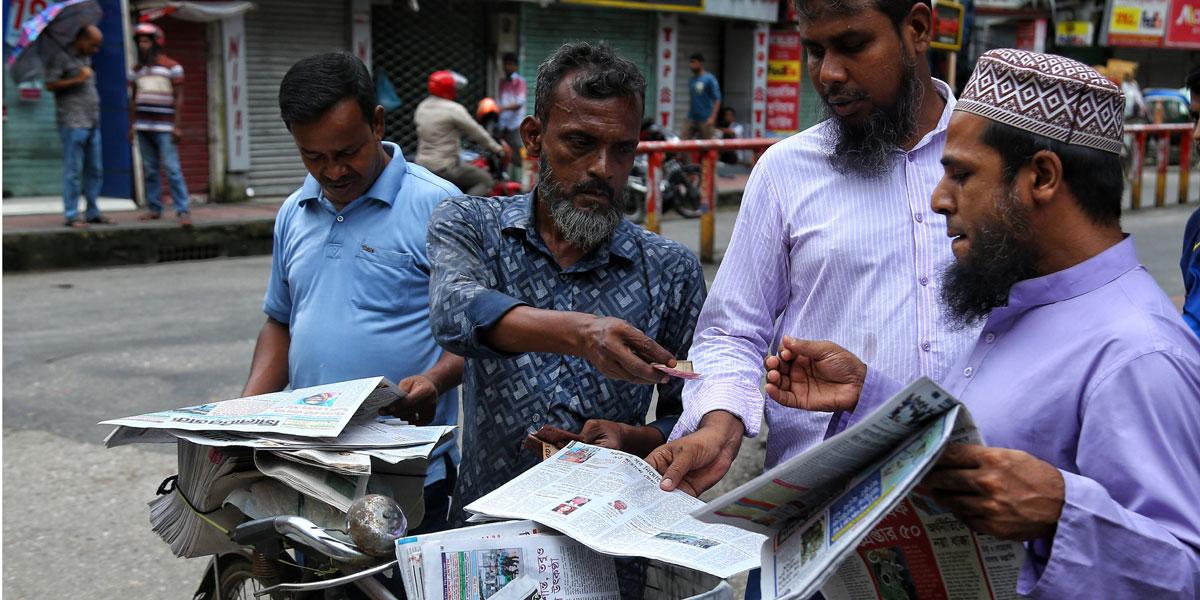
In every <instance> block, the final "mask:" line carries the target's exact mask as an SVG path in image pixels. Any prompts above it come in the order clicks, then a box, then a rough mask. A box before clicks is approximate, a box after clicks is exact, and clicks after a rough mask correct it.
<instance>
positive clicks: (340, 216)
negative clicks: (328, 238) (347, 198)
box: [337, 215, 346, 223]
mask: <svg viewBox="0 0 1200 600" xmlns="http://www.w3.org/2000/svg"><path fill="white" fill-rule="evenodd" d="M345 220H346V217H343V216H342V215H338V217H337V222H338V223H341V222H342V221H345Z"/></svg>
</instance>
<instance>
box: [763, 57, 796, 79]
mask: <svg viewBox="0 0 1200 600" xmlns="http://www.w3.org/2000/svg"><path fill="white" fill-rule="evenodd" d="M799 81H800V61H798V60H769V61H767V83H798V82H799Z"/></svg>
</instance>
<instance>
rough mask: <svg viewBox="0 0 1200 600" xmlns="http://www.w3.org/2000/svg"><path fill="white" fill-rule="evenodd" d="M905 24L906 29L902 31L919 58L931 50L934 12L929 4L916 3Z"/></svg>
mask: <svg viewBox="0 0 1200 600" xmlns="http://www.w3.org/2000/svg"><path fill="white" fill-rule="evenodd" d="M905 22H906V23H905V24H906V27H904V28H902V29H901V31H902V32H903V33H904V34H905V35H906V36H907V37H908V40H907V41H908V44H909V46H908V47H909V48H912V49H913V52H915V53H916V55H917V56H916V58H919V57H920V56H921V55H923V54H925V52H926V51H927V50H929V43H930V42H932V41H933V12H932V11H931V10H930V9H929V5H928V4H925V3H923V2H914V3H913V6H912V8H911V9H910V10H909V11H908V18H907V19H905Z"/></svg>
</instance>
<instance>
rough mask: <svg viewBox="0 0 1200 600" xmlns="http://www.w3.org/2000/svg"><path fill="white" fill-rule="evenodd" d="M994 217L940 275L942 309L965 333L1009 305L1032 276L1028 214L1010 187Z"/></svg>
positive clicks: (1034, 261)
mask: <svg viewBox="0 0 1200 600" xmlns="http://www.w3.org/2000/svg"><path fill="white" fill-rule="evenodd" d="M1002 194H1003V196H1002V198H1003V199H1002V200H999V201H998V202H997V206H996V214H995V215H993V216H992V218H991V219H990V220H989V221H988V222H986V223H984V224H983V225H982V226H981V227H980V228H979V229H978V230H977V231H975V232H973V235H972V236H971V246H970V250H968V251H967V255H966V256H964V257H963V258H962V259H961V260H956V261H954V262H953V263H952V264H950V266H948V267H946V269H945V270H944V271H943V272H942V306H943V308H944V309H945V311H946V317H947V318H948V319H949V322H950V325H951V326H952V327H954V328H955V329H959V330H962V329H966V328H969V327H971V326H972V325H974V324H976V323H978V322H980V321H982V320H983V319H985V318H987V316H988V313H990V312H992V309H994V308H996V307H999V306H1004V305H1006V304H1008V294H1009V292H1010V291H1011V290H1012V286H1013V285H1015V284H1016V283H1018V282H1020V281H1024V280H1026V279H1032V278H1034V277H1036V276H1037V269H1036V267H1035V265H1036V264H1037V260H1038V254H1037V251H1036V250H1035V249H1034V248H1033V235H1032V233H1031V231H1030V227H1029V213H1030V211H1029V209H1027V208H1025V207H1023V206H1021V204H1020V199H1019V198H1017V196H1016V195H1015V194H1014V193H1013V192H1012V189H1011V187H1008V188H1006V189H1005V190H1004V191H1003V192H1002Z"/></svg>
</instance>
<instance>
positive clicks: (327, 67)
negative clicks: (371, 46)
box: [279, 52, 379, 131]
mask: <svg viewBox="0 0 1200 600" xmlns="http://www.w3.org/2000/svg"><path fill="white" fill-rule="evenodd" d="M347 98H353V99H354V100H355V101H356V102H357V103H358V107H359V108H360V109H362V115H363V120H365V121H366V122H367V123H371V122H372V119H374V116H375V107H376V106H378V105H379V99H378V97H377V96H376V94H375V83H374V82H373V81H371V74H370V73H368V72H367V66H366V65H364V64H363V63H362V61H361V60H359V59H358V57H357V56H354V55H353V54H350V53H349V52H326V53H324V54H314V55H312V56H309V57H307V58H302V59H300V60H299V62H297V63H296V64H294V65H292V68H290V69H288V72H287V74H286V75H284V76H283V81H282V82H280V84H279V115H280V116H281V117H283V122H284V124H286V125H287V128H288V130H289V131H290V130H291V128H292V124H294V123H311V122H313V121H316V120H317V119H320V118H321V115H324V114H325V113H326V112H328V111H329V109H331V108H333V107H334V106H336V105H337V104H338V103H339V102H341V101H343V100H346V99H347Z"/></svg>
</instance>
